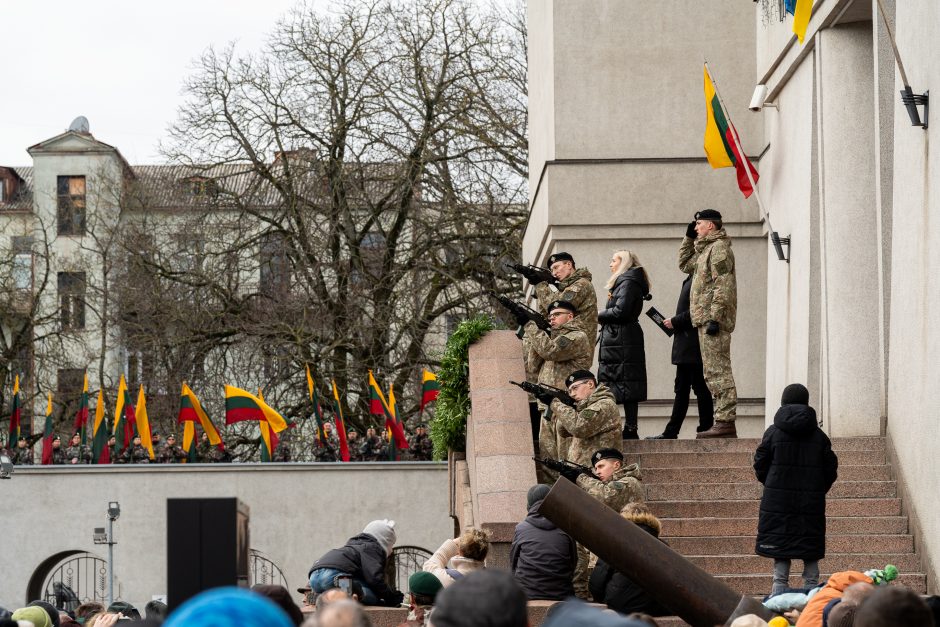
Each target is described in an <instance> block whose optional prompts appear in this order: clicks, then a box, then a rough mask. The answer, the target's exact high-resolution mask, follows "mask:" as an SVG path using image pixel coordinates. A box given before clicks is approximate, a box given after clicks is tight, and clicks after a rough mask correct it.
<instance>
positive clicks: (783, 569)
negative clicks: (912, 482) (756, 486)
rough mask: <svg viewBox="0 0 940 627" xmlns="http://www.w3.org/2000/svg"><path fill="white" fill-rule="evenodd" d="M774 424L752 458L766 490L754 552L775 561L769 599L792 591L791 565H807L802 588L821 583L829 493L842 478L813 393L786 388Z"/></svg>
mask: <svg viewBox="0 0 940 627" xmlns="http://www.w3.org/2000/svg"><path fill="white" fill-rule="evenodd" d="M780 404H781V407H780V409H778V410H777V414H776V415H775V416H774V424H773V425H771V426H770V427H767V430H766V431H765V432H764V437H763V439H762V440H761V443H760V445H759V446H758V447H757V451H756V452H755V453H754V472H755V474H756V475H757V480H758V481H760V482H761V483H762V484H764V494H763V496H762V497H761V501H760V514H759V517H758V520H757V543H756V548H755V552H756V553H757V554H758V555H761V556H763V557H770V558H773V560H774V583H773V588H772V590H771V594H772V595H773V594H779V593H780V592H783V591H784V590H786V589H788V588H789V580H790V560H793V559H799V560H803V585H804V587H812V586H815V585H816V584H817V583H818V582H819V560H821V559H822V558H824V557H825V556H826V493H827V492H829V488H831V487H832V484H833V483H835V480H836V477H837V476H838V468H839V460H838V458H837V457H836V454H835V453H833V452H832V443H831V442H830V441H829V436H827V435H826V434H825V433H823V431H822V429H820V428H819V425H818V424H817V422H816V411H815V410H814V409H813V408H812V407H810V406H809V391H808V390H807V389H806V388H805V387H804V386H802V385H800V384H799V383H793V384H790V385H788V386H787V387H786V388H784V390H783V396H782V398H781V399H780Z"/></svg>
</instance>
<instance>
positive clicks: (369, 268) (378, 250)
mask: <svg viewBox="0 0 940 627" xmlns="http://www.w3.org/2000/svg"><path fill="white" fill-rule="evenodd" d="M359 253H360V254H361V255H362V266H363V268H365V271H366V272H367V273H369V274H371V275H372V276H373V277H376V278H377V277H379V276H380V275H381V274H382V262H383V258H384V257H385V236H384V235H382V234H381V233H379V232H378V231H369V232H368V233H366V234H365V235H363V237H362V243H360V244H359Z"/></svg>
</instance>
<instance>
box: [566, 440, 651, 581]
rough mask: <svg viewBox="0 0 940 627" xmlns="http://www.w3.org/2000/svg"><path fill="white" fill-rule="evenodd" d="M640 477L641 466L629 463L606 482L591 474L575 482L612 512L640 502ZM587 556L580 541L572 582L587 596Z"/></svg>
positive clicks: (641, 492)
mask: <svg viewBox="0 0 940 627" xmlns="http://www.w3.org/2000/svg"><path fill="white" fill-rule="evenodd" d="M618 448H619V447H618ZM589 463H590V461H589ZM641 479H642V475H641V474H640V467H639V466H638V465H637V464H630V465H629V466H625V467H621V468H620V469H619V470H617V471H616V472H614V474H613V475H612V476H611V478H610V480H609V481H606V482H605V481H600V480H598V479H595V478H594V477H588V476H587V475H579V476H578V486H580V487H581V489H582V490H584V491H585V492H587V493H588V494H590V495H591V496H593V497H594V498H595V499H597V500H598V501H600V502H601V503H603V504H604V505H607V506H608V507H610V508H611V509H613V510H614V511H615V512H618V513H619V512H620V510H621V509H623V507H624V506H625V505H626V504H627V503H642V502H643V500H644V499H643V484H642V483H641V482H640V480H641ZM590 560H591V554H590V552H589V551H588V550H587V549H586V548H584V547H583V546H581V544H580V543H579V544H578V565H577V566H575V569H574V580H573V583H574V590H575V594H576V595H578V597H580V598H587V594H588V578H589V577H590V573H589V572H588V569H589V564H590Z"/></svg>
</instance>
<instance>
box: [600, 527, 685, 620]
mask: <svg viewBox="0 0 940 627" xmlns="http://www.w3.org/2000/svg"><path fill="white" fill-rule="evenodd" d="M633 522H634V523H636V525H637V526H638V527H639V528H640V529H642V530H643V531H646V532H647V533H649V534H651V535H653V536H655V537H659V534H658V533H657V531H656V528H655V527H653V526H650V525H648V524H645V523H643V522H642V521H637V520H634V521H633ZM589 586H590V590H591V596H592V597H594V601H595V602H597V603H603V604H605V605H606V606H607V607H609V608H610V609H612V610H614V611H616V612H619V613H621V614H631V613H633V612H642V613H644V614H649V615H650V616H669V615H671V614H672V612H670V611H668V610H666V609H665V608H664V607H662V606H661V605H660V604H659V603H657V602H656V601H654V600H653V599H652V598H651V597H650V595H649V594H647V593H646V591H645V590H643V588H641V587H640V586H638V585H637V584H635V583H634V582H633V580H631V579H630V578H629V577H627V576H626V575H624V574H623V573H620V572H618V571H616V570H615V569H614V568H613V567H612V566H611V565H610V564H608V563H607V562H605V561H604V560H602V559H598V560H597V565H596V566H594V572H593V573H591V579H590V583H589Z"/></svg>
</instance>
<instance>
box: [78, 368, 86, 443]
mask: <svg viewBox="0 0 940 627" xmlns="http://www.w3.org/2000/svg"><path fill="white" fill-rule="evenodd" d="M87 428H88V371H87V370H86V371H85V383H84V385H83V386H82V399H81V402H80V403H79V405H78V411H77V412H75V431H76V433H81V437H82V445H83V446H84V444H85V431H86V429H87Z"/></svg>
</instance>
